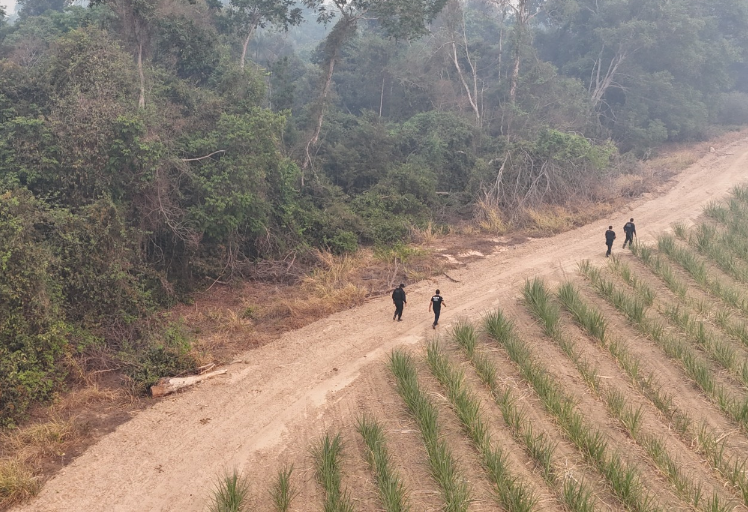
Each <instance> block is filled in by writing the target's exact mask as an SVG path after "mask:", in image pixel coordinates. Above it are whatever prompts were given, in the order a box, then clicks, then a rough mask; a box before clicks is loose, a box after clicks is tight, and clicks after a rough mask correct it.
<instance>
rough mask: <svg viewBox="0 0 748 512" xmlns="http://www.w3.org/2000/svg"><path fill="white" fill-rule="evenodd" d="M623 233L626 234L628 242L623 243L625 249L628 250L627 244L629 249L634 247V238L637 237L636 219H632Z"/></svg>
mask: <svg viewBox="0 0 748 512" xmlns="http://www.w3.org/2000/svg"><path fill="white" fill-rule="evenodd" d="M623 232H624V233H626V240H624V241H623V248H624V249H625V248H626V244H629V249H631V246H632V245H634V237H635V236H636V226H634V219H633V218H632V219H631V220H629V221H628V222H627V223H626V224H624V226H623Z"/></svg>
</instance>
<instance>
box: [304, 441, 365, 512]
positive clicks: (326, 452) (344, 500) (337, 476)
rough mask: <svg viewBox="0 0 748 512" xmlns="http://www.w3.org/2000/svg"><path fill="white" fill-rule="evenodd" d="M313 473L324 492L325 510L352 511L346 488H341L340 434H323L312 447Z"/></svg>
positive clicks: (330, 511)
mask: <svg viewBox="0 0 748 512" xmlns="http://www.w3.org/2000/svg"><path fill="white" fill-rule="evenodd" d="M312 457H313V459H314V474H315V476H316V478H317V482H318V483H319V484H320V485H321V486H322V490H323V492H324V497H325V501H324V508H323V510H324V511H325V512H353V511H354V510H355V508H354V506H353V502H352V501H351V497H350V495H349V494H348V490H347V489H343V484H342V480H343V477H342V473H341V470H340V465H341V463H342V458H343V440H342V438H341V437H340V434H339V433H338V434H335V435H334V436H330V434H329V433H328V434H325V436H324V437H323V438H322V439H320V441H319V442H318V443H317V444H316V445H315V446H314V447H313V448H312Z"/></svg>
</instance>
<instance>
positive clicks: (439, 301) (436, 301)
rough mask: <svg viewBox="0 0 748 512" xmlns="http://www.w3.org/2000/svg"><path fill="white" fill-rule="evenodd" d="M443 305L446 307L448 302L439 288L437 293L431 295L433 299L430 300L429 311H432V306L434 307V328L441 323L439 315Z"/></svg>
mask: <svg viewBox="0 0 748 512" xmlns="http://www.w3.org/2000/svg"><path fill="white" fill-rule="evenodd" d="M442 306H444V307H445V308H446V307H447V303H446V302H444V298H443V297H442V296H441V295H439V290H436V294H435V295H434V296H433V297H431V301H430V302H429V312H431V308H434V325H432V327H433V328H434V329H436V326H437V325H438V324H439V315H440V314H441V312H442Z"/></svg>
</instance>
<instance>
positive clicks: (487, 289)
mask: <svg viewBox="0 0 748 512" xmlns="http://www.w3.org/2000/svg"><path fill="white" fill-rule="evenodd" d="M746 178H748V139H745V140H741V141H739V142H736V143H733V144H731V145H729V146H727V147H723V148H718V151H717V153H712V154H708V155H707V156H705V157H704V158H702V159H701V160H700V161H699V162H697V163H696V164H694V165H693V166H692V167H690V168H689V169H687V170H686V171H684V172H683V173H682V174H680V175H679V176H678V177H677V178H676V179H675V182H674V183H675V184H674V185H673V186H672V187H671V189H670V190H669V192H668V193H666V194H664V195H662V196H660V197H656V198H654V199H652V198H644V199H641V200H638V201H637V202H635V203H633V204H632V205H631V207H630V209H626V211H620V212H617V213H616V214H615V215H612V216H611V218H610V220H602V221H600V222H597V223H594V224H591V225H588V226H585V227H582V228H579V229H576V230H573V231H570V232H567V233H564V234H561V235H558V236H555V237H553V238H548V239H538V240H531V241H529V242H526V243H524V244H522V245H519V246H515V247H513V248H511V249H509V250H506V251H503V252H496V253H494V254H492V255H489V256H487V257H486V258H485V259H484V260H481V261H478V262H474V263H471V264H470V265H469V266H468V267H464V268H462V269H461V270H458V271H454V272H450V275H451V277H453V278H454V279H456V280H459V283H453V282H451V281H448V280H447V279H446V278H442V279H440V280H439V281H436V282H435V281H431V282H423V283H420V284H415V285H412V286H408V287H407V292H408V305H407V307H406V309H405V314H404V316H403V318H404V321H403V322H400V323H396V322H392V319H391V318H392V317H391V315H392V305H391V303H390V301H389V300H388V299H386V298H381V299H377V300H373V301H371V302H369V303H367V304H365V305H364V306H361V307H358V308H356V309H352V310H349V311H345V312H342V313H339V314H335V315H332V316H330V317H329V318H326V319H324V320H321V321H318V322H316V323H314V324H311V325H309V326H307V327H305V328H303V329H300V330H298V331H294V332H290V333H288V334H286V335H284V336H283V337H282V338H281V339H280V340H278V341H276V342H274V343H271V344H269V345H267V346H264V347H262V348H260V349H257V350H253V351H251V352H247V353H245V354H243V355H242V356H241V357H240V359H241V360H242V362H240V363H236V364H233V365H231V366H229V367H228V374H227V375H226V376H224V377H218V378H216V379H214V380H212V381H208V382H206V383H203V384H201V385H200V386H199V387H197V388H196V389H194V390H191V391H188V392H186V393H183V394H180V395H178V396H175V397H171V398H167V399H164V400H163V401H161V402H160V403H158V404H156V405H154V406H153V407H151V408H149V409H148V410H145V411H143V412H140V413H138V414H137V415H136V417H135V418H133V419H132V420H131V421H129V422H127V423H125V424H123V425H121V426H120V427H119V428H118V429H117V430H116V431H115V432H113V433H111V434H109V435H107V436H106V437H105V438H103V439H102V440H101V441H100V442H99V443H97V444H96V445H95V446H93V447H91V448H90V449H88V451H87V452H86V453H85V454H84V455H82V456H81V457H79V458H78V459H77V460H76V461H75V462H73V463H72V464H70V465H69V466H67V467H66V468H64V469H62V470H61V471H60V472H59V473H58V474H57V475H56V476H55V477H54V478H53V479H51V480H50V481H49V482H47V483H46V485H45V487H44V489H43V490H42V492H41V493H40V495H39V496H38V497H37V498H36V499H35V500H34V501H32V502H31V503H29V504H27V505H25V506H23V507H21V508H19V509H18V510H24V511H56V512H57V511H98V510H102V511H104V510H106V511H130V510H132V511H146V510H148V511H150V510H152V511H167V510H168V511H172V510H173V511H192V510H205V508H206V505H207V502H208V499H209V496H210V493H211V489H212V487H213V485H214V483H215V480H216V477H217V475H220V474H222V473H223V472H224V471H225V470H226V469H227V468H234V467H236V468H239V469H240V470H244V471H245V472H246V473H248V474H251V475H257V480H258V481H264V480H266V479H268V478H269V477H267V476H262V474H263V472H267V471H268V470H273V469H274V467H275V466H274V464H275V462H276V461H277V460H278V458H279V456H281V455H283V454H284V453H287V451H288V450H289V448H288V447H289V445H294V444H295V445H297V446H298V447H299V450H303V446H304V442H305V441H306V442H308V440H309V439H311V438H312V437H313V436H316V435H319V433H321V432H323V431H324V430H325V428H327V427H329V426H330V424H331V423H335V422H343V423H344V422H346V421H348V423H352V422H353V421H354V420H353V419H352V418H354V417H355V414H356V410H357V406H358V405H360V404H362V403H371V402H373V401H376V398H375V397H372V393H376V388H377V386H379V385H381V384H382V382H381V381H382V379H383V378H381V377H376V375H377V374H381V373H383V372H382V369H381V367H382V363H383V361H384V360H385V356H386V355H387V354H388V353H389V352H390V351H391V350H392V348H393V347H396V346H398V345H401V344H414V343H418V342H419V341H421V340H422V339H423V338H424V336H426V335H428V334H430V333H431V332H432V330H431V328H430V324H431V320H432V317H431V316H430V315H429V313H428V310H427V308H428V304H427V302H428V299H429V297H430V296H431V294H432V292H433V289H434V288H435V287H436V286H439V287H440V288H441V290H442V294H443V295H444V296H445V299H446V302H447V304H448V306H449V307H448V308H446V310H444V311H443V313H442V325H441V326H440V329H446V328H448V326H449V324H450V322H452V321H454V320H455V319H456V318H458V317H469V318H475V319H477V318H479V317H480V315H481V314H482V313H483V312H484V311H486V310H488V309H490V308H492V307H496V306H497V305H499V304H505V303H508V302H510V301H513V300H515V298H516V297H517V295H518V294H519V292H520V289H521V286H522V283H523V282H524V280H525V279H526V278H528V277H532V276H535V275H542V276H544V277H545V278H546V279H547V280H548V281H549V282H550V283H555V282H558V281H561V279H562V278H563V276H564V275H565V274H572V273H575V272H576V264H577V262H578V261H579V260H580V259H582V258H589V259H591V260H593V261H597V262H598V263H599V262H602V261H603V260H604V256H603V255H604V251H605V246H604V237H603V232H604V231H605V229H606V228H607V225H608V224H613V225H614V229H615V230H616V231H617V232H618V233H619V240H617V241H616V244H615V246H614V251H616V252H622V250H621V249H620V244H621V243H622V242H623V233H622V230H621V226H623V224H624V223H625V222H626V221H627V220H628V218H629V217H634V218H635V219H636V225H637V231H638V234H639V238H640V241H642V242H652V241H654V237H655V236H656V235H657V234H658V233H660V232H662V231H663V230H666V229H668V227H669V225H670V224H671V223H672V222H675V221H684V222H686V223H690V222H691V221H693V220H694V219H695V218H696V217H698V216H699V215H700V214H701V209H702V207H703V206H704V205H705V204H707V203H708V202H709V201H711V200H716V199H720V198H722V197H724V195H725V194H726V193H727V192H728V191H729V189H730V188H731V187H732V186H734V185H736V184H738V183H741V182H743V181H744V180H746ZM377 407H380V408H387V407H388V404H378V405H377ZM330 411H334V414H333V415H332V416H331V415H330V414H329V412H330ZM346 416H347V418H346ZM414 478H418V479H423V485H424V486H429V485H432V484H430V483H429V482H427V481H426V480H428V479H427V477H426V476H425V474H424V475H414ZM297 506H298V507H300V508H299V510H314V509H319V506H312V505H311V504H308V506H304V505H303V504H299V505H297ZM259 508H261V509H262V507H259Z"/></svg>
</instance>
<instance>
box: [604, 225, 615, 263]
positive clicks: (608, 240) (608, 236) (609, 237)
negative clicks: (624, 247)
mask: <svg viewBox="0 0 748 512" xmlns="http://www.w3.org/2000/svg"><path fill="white" fill-rule="evenodd" d="M615 239H616V232H615V231H613V226H608V231H606V232H605V245H607V246H608V252H606V253H605V257H606V258H607V257H608V256H610V251H611V249H613V240H615Z"/></svg>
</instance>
